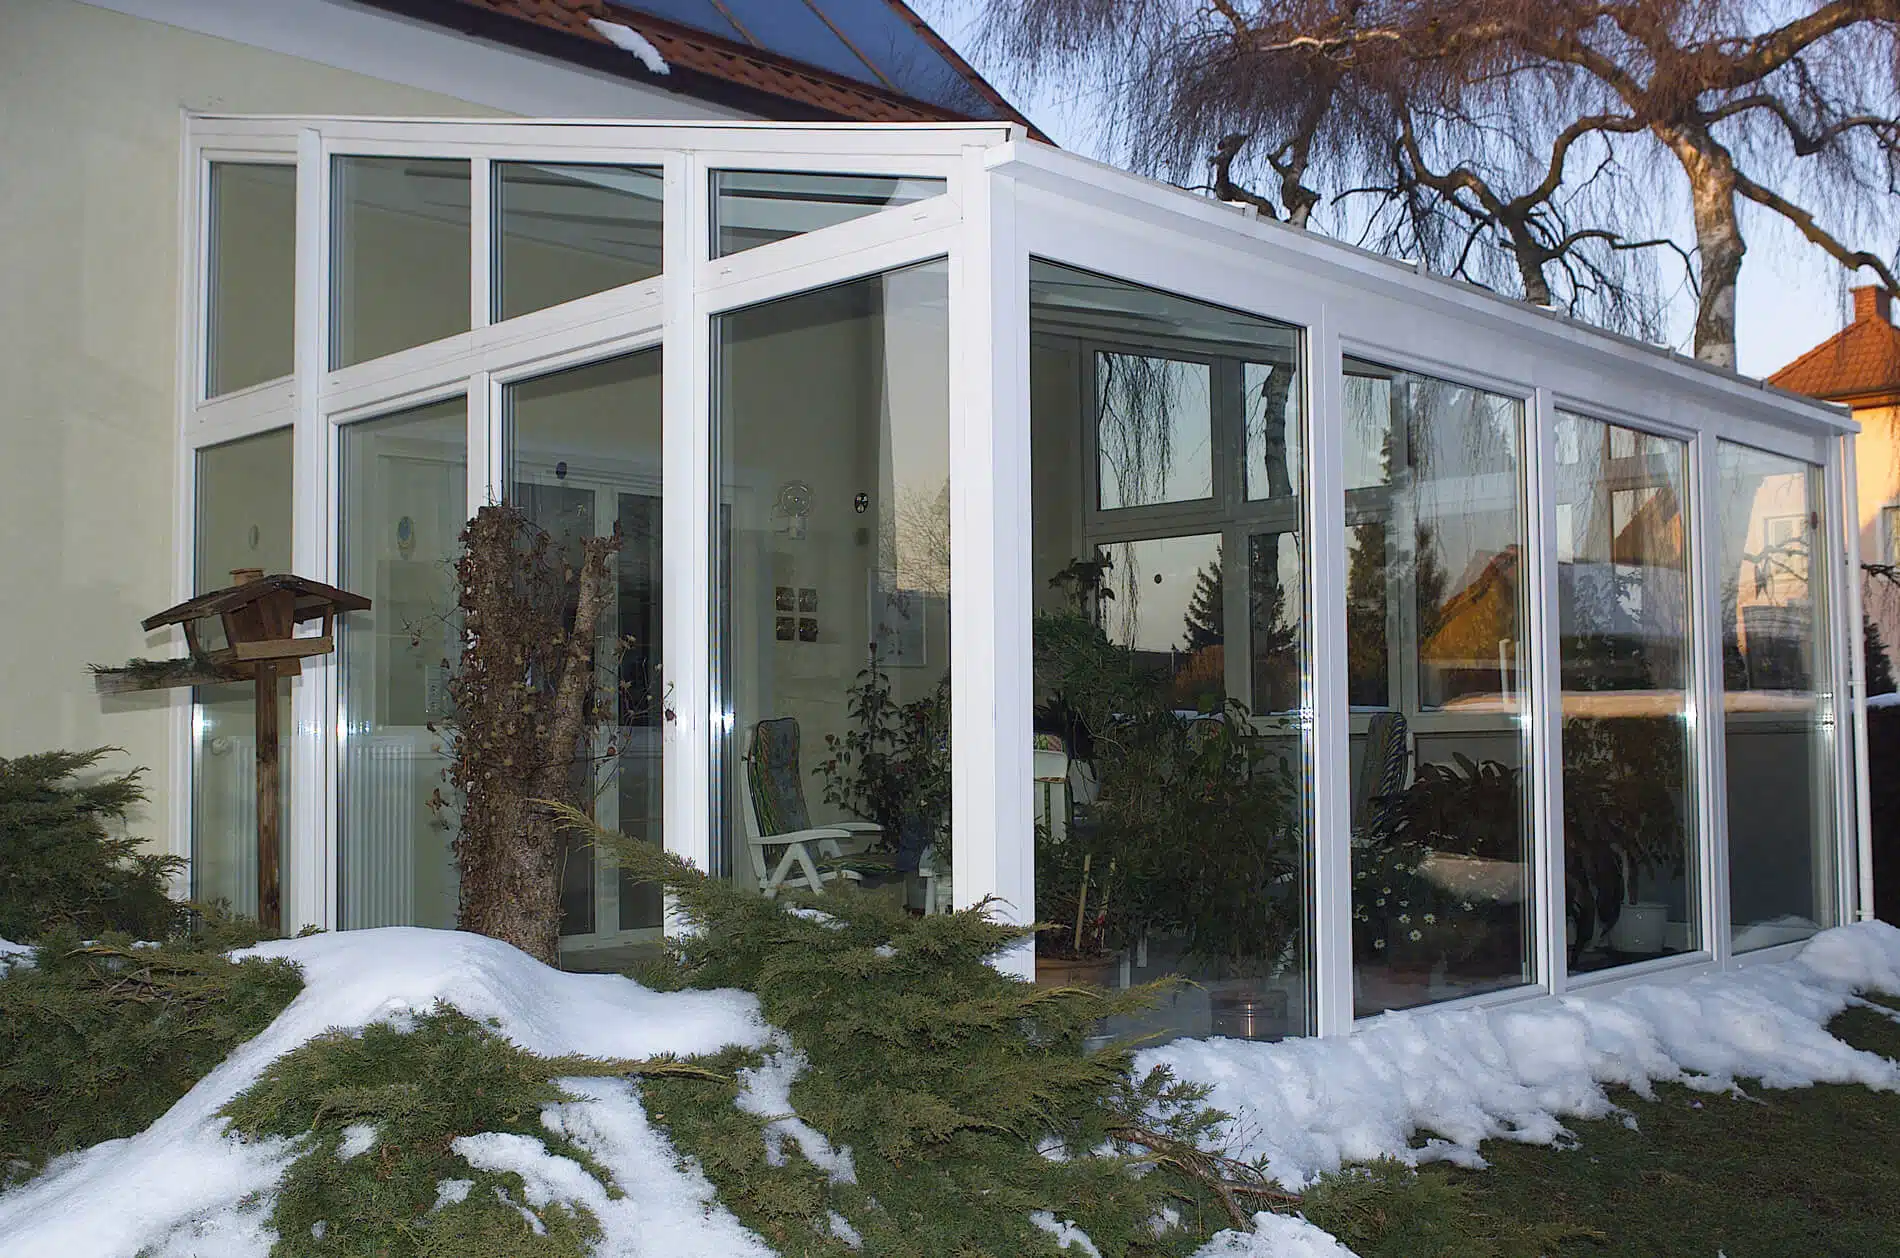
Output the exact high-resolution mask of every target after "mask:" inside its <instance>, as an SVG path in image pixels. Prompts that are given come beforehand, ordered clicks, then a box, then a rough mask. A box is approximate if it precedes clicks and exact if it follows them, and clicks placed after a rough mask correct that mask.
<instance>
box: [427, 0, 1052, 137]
mask: <svg viewBox="0 0 1900 1258" xmlns="http://www.w3.org/2000/svg"><path fill="white" fill-rule="evenodd" d="M457 3H459V4H461V5H465V6H467V7H469V8H473V9H479V10H482V11H484V12H486V13H489V14H493V15H497V16H499V17H503V18H510V19H514V20H517V21H520V22H524V23H528V24H530V25H531V26H533V27H535V28H538V29H539V30H541V31H544V32H545V31H554V32H557V33H559V34H561V35H563V36H567V37H570V38H572V39H576V40H582V41H585V42H586V44H588V45H594V46H595V47H594V48H592V49H589V50H588V51H590V52H597V51H598V48H599V47H601V46H605V47H608V48H611V47H613V42H612V41H611V40H609V39H608V38H607V37H606V36H605V35H602V34H601V33H600V32H599V31H597V30H595V29H594V28H593V27H592V26H591V25H590V24H589V23H590V22H592V21H593V20H596V19H598V20H600V21H603V22H615V23H618V24H619V25H622V26H626V27H629V28H631V29H633V30H636V31H638V32H639V33H640V34H641V35H643V36H645V37H646V39H647V41H648V42H649V43H651V44H652V45H653V47H654V49H655V50H656V51H658V52H659V54H660V56H661V57H663V58H665V60H666V63H667V64H668V65H669V66H671V67H673V68H674V69H675V70H677V71H684V72H686V73H685V74H684V75H682V76H681V79H680V80H676V83H677V85H678V86H679V87H680V88H682V89H685V90H688V91H690V90H691V88H690V87H688V86H687V84H686V82H685V81H684V80H685V79H687V78H688V77H690V76H703V77H704V78H705V79H710V80H714V81H716V82H719V83H725V84H730V85H732V86H733V87H736V88H739V89H742V90H745V91H749V92H754V93H758V94H760V95H762V96H767V97H776V98H778V99H780V100H783V101H787V102H790V103H792V104H793V105H795V106H799V107H801V109H800V111H799V116H819V117H829V118H836V119H839V120H843V121H851V122H967V121H973V119H971V118H969V117H968V116H967V115H963V114H958V113H954V112H952V111H950V110H948V109H945V108H943V107H941V106H938V105H933V104H931V103H929V102H927V101H921V100H917V99H915V98H913V97H909V96H903V95H900V94H898V93H895V92H886V91H881V90H879V89H878V88H875V87H871V86H869V85H867V84H863V83H858V82H854V81H853V80H851V79H848V78H845V77H844V76H842V75H837V74H832V73H830V72H828V71H825V70H820V69H817V68H814V67H812V66H808V65H805V64H803V63H802V62H798V61H794V60H791V59H790V58H785V57H778V56H774V55H773V54H771V53H768V52H763V51H761V50H759V49H756V48H748V47H744V46H741V45H739V44H734V43H730V42H728V41H726V40H723V39H720V38H718V37H716V36H713V35H708V34H705V33H703V32H700V31H696V30H692V29H690V28H687V27H684V26H676V25H674V24H673V23H670V22H666V21H663V20H661V19H659V18H654V17H648V16H646V15H644V14H639V13H632V12H630V11H628V10H626V9H619V8H614V7H613V6H611V5H608V4H606V3H604V0H457ZM895 7H897V8H899V10H900V11H901V15H902V16H904V17H905V18H906V19H907V20H910V21H913V22H918V23H919V25H920V26H921V20H920V19H918V18H916V16H915V15H914V14H912V13H911V12H910V10H909V9H907V8H904V7H903V6H902V5H901V4H898V5H896V6H895ZM933 38H934V37H933ZM937 42H939V46H940V50H941V51H942V52H943V53H944V54H945V56H946V58H947V59H948V60H950V62H951V64H952V65H953V66H954V67H955V68H956V69H957V70H958V71H959V72H960V73H962V74H963V75H964V76H965V77H966V78H968V79H969V80H970V82H971V85H972V86H973V87H975V88H976V89H977V91H978V92H979V93H980V94H981V95H982V96H983V97H984V99H986V100H989V101H991V102H992V103H994V104H995V106H996V109H997V113H998V115H999V116H1001V117H1002V118H1003V119H1004V120H1006V121H1010V122H1016V123H1020V124H1022V125H1023V126H1025V127H1030V130H1031V131H1032V132H1034V131H1035V129H1034V127H1031V126H1030V124H1029V121H1028V120H1027V119H1026V118H1024V117H1023V116H1022V115H1021V114H1019V113H1017V112H1016V110H1015V109H1014V108H1012V107H1011V106H1010V104H1009V102H1008V101H1006V100H1004V99H1003V97H1002V96H1001V95H999V94H998V93H997V92H996V90H995V89H994V88H992V87H990V85H989V84H988V83H986V82H984V81H983V79H982V76H980V75H978V74H977V73H976V71H975V70H973V69H971V68H970V66H969V65H968V63H966V62H965V61H963V59H962V58H960V57H958V56H957V55H956V53H955V52H954V51H953V50H951V49H950V48H949V47H948V45H943V44H941V42H940V41H937ZM616 51H617V50H616ZM588 63H589V64H593V65H599V64H600V62H599V60H598V58H597V57H589V58H588ZM622 69H623V72H624V73H626V74H628V75H629V76H631V77H635V78H640V79H643V80H646V81H648V82H652V83H656V84H658V85H661V86H674V84H669V83H668V82H667V79H668V78H669V77H672V76H666V75H655V74H652V73H650V72H649V71H647V70H646V69H645V68H644V67H643V66H642V65H641V64H640V62H639V61H638V60H637V59H636V58H634V57H632V56H627V57H626V64H625V66H624V67H622ZM974 121H982V120H980V119H976V120H974ZM1037 135H1038V138H1041V137H1040V133H1037Z"/></svg>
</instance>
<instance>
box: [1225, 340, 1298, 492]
mask: <svg viewBox="0 0 1900 1258" xmlns="http://www.w3.org/2000/svg"><path fill="white" fill-rule="evenodd" d="M1241 383H1242V388H1243V390H1244V392H1245V398H1244V400H1243V402H1242V405H1241V410H1242V416H1243V419H1244V420H1245V422H1246V425H1247V496H1248V497H1249V498H1291V497H1293V486H1294V484H1295V482H1296V481H1297V480H1298V478H1299V469H1300V468H1301V467H1302V466H1304V465H1305V461H1306V460H1305V458H1304V456H1303V455H1302V454H1301V452H1300V413H1301V410H1302V406H1301V399H1300V396H1299V388H1300V378H1299V368H1298V366H1297V364H1295V363H1292V362H1285V363H1246V364H1244V365H1243V369H1242V375H1241Z"/></svg>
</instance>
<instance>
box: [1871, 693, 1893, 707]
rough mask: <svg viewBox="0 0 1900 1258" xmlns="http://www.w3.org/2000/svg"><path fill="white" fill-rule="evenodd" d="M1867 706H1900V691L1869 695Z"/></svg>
mask: <svg viewBox="0 0 1900 1258" xmlns="http://www.w3.org/2000/svg"><path fill="white" fill-rule="evenodd" d="M1867 706H1868V707H1870V708H1896V707H1900V693H1892V694H1884V695H1868V696H1867Z"/></svg>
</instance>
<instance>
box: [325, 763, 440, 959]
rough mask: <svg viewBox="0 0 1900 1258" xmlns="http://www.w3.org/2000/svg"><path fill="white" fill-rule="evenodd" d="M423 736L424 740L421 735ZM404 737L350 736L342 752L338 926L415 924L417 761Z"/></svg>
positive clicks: (418, 822)
mask: <svg viewBox="0 0 1900 1258" xmlns="http://www.w3.org/2000/svg"><path fill="white" fill-rule="evenodd" d="M424 736H425V737H426V736H427V735H424ZM422 750H423V747H422V745H421V744H420V743H419V741H418V739H417V738H415V737H411V736H409V735H406V734H393V735H383V736H379V737H364V736H357V737H353V738H350V739H348V740H346V742H345V743H344V751H343V764H342V766H341V767H342V770H343V778H342V785H343V834H342V839H343V842H342V844H341V846H342V852H343V862H342V865H343V867H342V869H341V870H340V871H339V874H340V878H341V883H342V886H341V891H342V899H343V904H342V909H343V914H342V917H343V925H344V926H346V927H352V928H354V927H363V926H407V925H410V924H412V923H414V921H415V920H416V902H415V900H416V870H415V862H416V858H417V846H418V843H417V840H418V836H417V834H416V833H415V830H416V827H417V826H418V825H419V824H421V819H420V817H419V815H418V805H417V802H416V772H417V767H418V766H417V763H416V762H417V760H418V759H420V758H421V757H420V754H419V753H420V752H421V751H422Z"/></svg>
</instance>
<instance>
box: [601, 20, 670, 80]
mask: <svg viewBox="0 0 1900 1258" xmlns="http://www.w3.org/2000/svg"><path fill="white" fill-rule="evenodd" d="M587 24H588V25H589V26H591V27H593V28H594V30H595V31H596V32H598V33H599V34H601V35H602V36H604V37H605V38H606V39H607V41H608V42H609V43H611V44H612V45H613V46H614V47H616V48H619V49H621V50H623V51H625V52H630V53H632V54H633V55H634V56H636V57H638V58H640V64H641V65H643V66H645V67H646V68H647V70H648V71H649V72H651V73H653V74H671V73H672V72H673V67H672V66H670V65H668V64H666V58H665V57H662V56H661V55H660V50H659V49H658V48H655V47H654V46H653V45H652V43H651V42H650V41H648V39H647V37H646V36H645V35H642V34H641V33H640V32H639V31H636V30H634V29H633V28H632V27H631V26H623V25H621V24H620V23H619V22H608V21H605V20H603V19H601V18H597V17H595V18H589V19H587Z"/></svg>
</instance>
